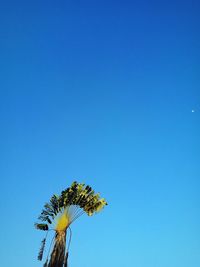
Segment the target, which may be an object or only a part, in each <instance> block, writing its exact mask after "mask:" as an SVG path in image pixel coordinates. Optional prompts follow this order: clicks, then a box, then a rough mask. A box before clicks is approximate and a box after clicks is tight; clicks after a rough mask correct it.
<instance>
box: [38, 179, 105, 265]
mask: <svg viewBox="0 0 200 267" xmlns="http://www.w3.org/2000/svg"><path fill="white" fill-rule="evenodd" d="M105 205H107V202H106V201H105V199H104V198H100V194H99V193H98V194H96V193H95V192H94V190H93V189H92V188H91V187H90V186H88V185H87V186H85V184H83V183H77V182H73V183H72V185H71V186H70V187H69V188H67V189H65V190H63V191H62V192H61V194H60V195H59V196H58V195H53V196H52V197H51V199H50V202H49V203H46V204H45V205H44V208H43V210H42V212H41V214H40V216H39V217H38V220H39V221H40V222H39V223H35V227H36V228H37V229H39V230H43V231H47V234H48V232H49V231H50V230H53V231H55V235H54V238H53V240H52V249H51V246H50V252H51V253H50V257H49V255H47V259H46V262H45V263H44V265H43V266H44V267H67V266H68V250H69V245H68V247H67V246H66V236H67V232H69V243H70V241H71V228H70V225H71V224H72V223H73V222H74V221H75V220H77V219H78V218H79V217H80V216H81V215H83V214H84V213H86V214H87V215H88V216H92V215H93V214H94V213H96V212H99V211H100V210H101V209H102V208H103V207H104V206H105ZM47 234H46V237H45V238H44V239H43V240H42V244H41V248H40V251H39V254H38V260H42V258H43V252H44V249H45V243H46V238H47ZM48 254H49V253H48Z"/></svg>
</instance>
